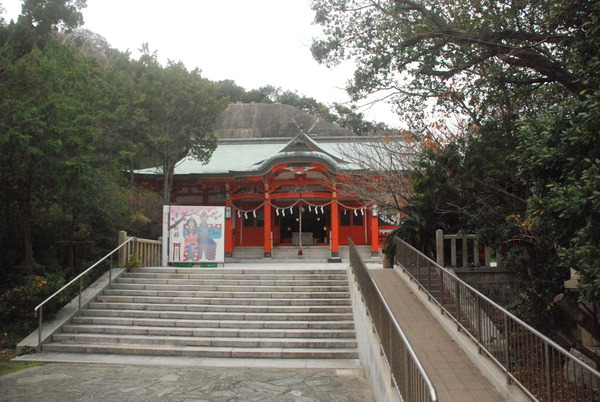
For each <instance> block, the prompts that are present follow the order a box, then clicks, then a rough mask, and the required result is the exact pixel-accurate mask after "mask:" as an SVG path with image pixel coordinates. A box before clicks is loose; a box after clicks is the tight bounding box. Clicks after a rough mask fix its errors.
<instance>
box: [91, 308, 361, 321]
mask: <svg viewBox="0 0 600 402" xmlns="http://www.w3.org/2000/svg"><path fill="white" fill-rule="evenodd" d="M81 316H82V317H121V318H155V319H162V320H211V321H219V320H220V321H225V320H237V321H340V320H341V321H345V320H352V313H345V314H340V313H335V314H328V313H298V314H293V313H254V312H246V313H244V312H189V311H183V312H182V311H169V312H165V311H144V310H142V311H140V310H103V309H101V310H94V309H86V310H83V311H82V312H81Z"/></svg>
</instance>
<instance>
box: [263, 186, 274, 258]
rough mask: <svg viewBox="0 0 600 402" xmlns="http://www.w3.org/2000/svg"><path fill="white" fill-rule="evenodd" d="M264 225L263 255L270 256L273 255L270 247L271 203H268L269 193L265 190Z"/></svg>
mask: <svg viewBox="0 0 600 402" xmlns="http://www.w3.org/2000/svg"><path fill="white" fill-rule="evenodd" d="M264 213H265V227H264V239H265V240H264V257H265V258H271V257H272V256H273V250H272V247H271V231H272V228H271V221H272V220H271V204H270V203H269V193H268V192H265V206H264Z"/></svg>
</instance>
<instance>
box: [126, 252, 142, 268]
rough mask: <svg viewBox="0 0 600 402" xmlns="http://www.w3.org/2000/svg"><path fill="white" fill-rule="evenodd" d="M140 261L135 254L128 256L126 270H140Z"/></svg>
mask: <svg viewBox="0 0 600 402" xmlns="http://www.w3.org/2000/svg"><path fill="white" fill-rule="evenodd" d="M143 266H144V265H143V263H142V260H141V258H140V256H139V255H138V254H137V253H133V254H131V255H130V256H129V260H128V261H127V268H141V267H143Z"/></svg>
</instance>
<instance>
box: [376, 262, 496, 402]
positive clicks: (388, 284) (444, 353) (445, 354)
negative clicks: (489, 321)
mask: <svg viewBox="0 0 600 402" xmlns="http://www.w3.org/2000/svg"><path fill="white" fill-rule="evenodd" d="M370 272H371V274H372V276H373V279H374V280H375V282H376V283H377V286H378V287H379V289H380V290H381V292H382V293H383V295H384V297H385V299H386V301H387V302H388V305H389V306H390V308H391V309H392V312H393V314H394V316H395V317H396V320H397V321H398V323H399V324H400V327H401V328H402V330H403V331H404V333H405V335H406V337H407V338H408V340H409V342H410V343H411V345H412V346H413V348H414V349H415V352H416V354H417V356H418V357H419V360H421V363H422V364H423V367H424V368H425V371H427V374H428V375H429V376H430V378H431V381H432V382H433V385H434V386H435V387H436V389H437V391H438V398H439V400H440V401H460V402H466V401H478V402H480V401H486V402H488V401H505V400H506V399H505V398H504V397H503V396H502V395H500V393H499V392H498V391H497V390H496V388H495V387H494V386H493V384H492V383H491V382H490V381H489V380H488V379H487V378H486V377H485V376H484V375H483V373H482V372H481V370H480V369H479V368H478V367H477V366H475V364H474V363H473V362H472V361H471V360H470V359H469V357H468V356H467V354H466V353H465V352H464V351H463V350H462V349H461V348H460V347H459V346H458V345H457V344H456V342H454V340H453V339H452V338H451V337H450V335H448V333H447V332H446V330H445V329H444V328H443V327H442V326H441V324H440V323H439V322H438V321H437V319H435V318H434V317H433V316H432V314H431V313H430V312H429V310H427V309H426V308H425V306H424V305H423V303H422V302H421V301H420V300H419V299H418V298H417V296H416V295H415V294H414V292H413V291H412V290H411V289H410V288H409V287H408V286H407V285H406V284H405V283H404V280H403V279H402V278H400V276H399V275H398V273H397V272H395V271H394V270H393V269H372V270H370Z"/></svg>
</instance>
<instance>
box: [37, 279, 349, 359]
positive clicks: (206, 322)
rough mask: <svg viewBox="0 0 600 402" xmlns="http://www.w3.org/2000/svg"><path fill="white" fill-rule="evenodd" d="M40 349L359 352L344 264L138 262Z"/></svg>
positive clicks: (285, 354) (287, 354)
mask: <svg viewBox="0 0 600 402" xmlns="http://www.w3.org/2000/svg"><path fill="white" fill-rule="evenodd" d="M44 350H45V351H48V352H74V353H104V354H106V353H109V354H128V355H163V356H188V357H213V358H287V359H293V358H301V359H357V358H358V352H357V345H356V339H355V332H354V322H353V316H352V306H351V300H350V294H349V289H348V279H347V273H346V271H345V270H344V269H325V270H310V269H298V270H286V269H268V270H265V269H260V270H259V269H247V270H244V269H230V268H173V267H170V268H141V269H134V270H133V271H131V272H125V273H124V274H123V275H122V276H121V277H119V278H118V279H117V280H116V281H115V282H114V283H113V285H112V286H111V288H110V289H106V290H104V292H103V293H102V294H101V295H99V296H98V297H97V298H96V300H95V301H92V302H90V303H89V305H88V306H87V308H85V309H83V310H82V311H81V315H80V316H79V317H74V318H73V319H72V321H71V322H70V323H68V324H66V325H64V326H63V328H62V331H61V332H60V333H56V334H54V335H53V337H52V340H51V342H49V343H46V344H44Z"/></svg>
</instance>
